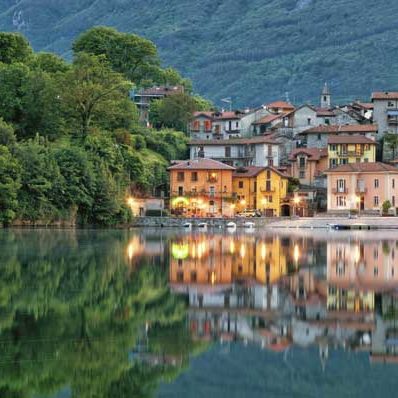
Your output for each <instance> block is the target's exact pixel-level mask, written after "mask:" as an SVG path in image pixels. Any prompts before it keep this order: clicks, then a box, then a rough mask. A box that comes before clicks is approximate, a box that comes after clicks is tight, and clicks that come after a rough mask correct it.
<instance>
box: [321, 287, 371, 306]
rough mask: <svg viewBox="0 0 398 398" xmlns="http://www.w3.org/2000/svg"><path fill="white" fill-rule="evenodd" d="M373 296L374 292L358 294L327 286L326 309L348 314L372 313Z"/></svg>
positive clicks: (349, 290) (351, 290) (350, 290)
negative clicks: (348, 312) (347, 312)
mask: <svg viewBox="0 0 398 398" xmlns="http://www.w3.org/2000/svg"><path fill="white" fill-rule="evenodd" d="M374 296H375V295H374V292H359V291H356V290H354V289H341V288H337V287H336V286H332V285H329V288H328V299H327V309H328V310H330V311H350V312H362V311H373V310H374Z"/></svg>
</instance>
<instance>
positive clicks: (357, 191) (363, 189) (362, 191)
mask: <svg viewBox="0 0 398 398" xmlns="http://www.w3.org/2000/svg"><path fill="white" fill-rule="evenodd" d="M367 192H368V189H367V188H364V187H356V189H355V193H367Z"/></svg>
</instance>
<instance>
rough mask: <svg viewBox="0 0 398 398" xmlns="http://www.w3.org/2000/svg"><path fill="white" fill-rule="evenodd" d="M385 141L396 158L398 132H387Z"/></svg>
mask: <svg viewBox="0 0 398 398" xmlns="http://www.w3.org/2000/svg"><path fill="white" fill-rule="evenodd" d="M384 142H385V143H386V144H387V146H388V147H389V148H390V149H391V150H392V158H393V159H395V152H396V150H397V149H398V134H394V133H387V134H385V135H384Z"/></svg>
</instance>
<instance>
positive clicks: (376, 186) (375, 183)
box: [374, 178, 379, 188]
mask: <svg viewBox="0 0 398 398" xmlns="http://www.w3.org/2000/svg"><path fill="white" fill-rule="evenodd" d="M374 186H375V188H379V179H378V178H375V181H374Z"/></svg>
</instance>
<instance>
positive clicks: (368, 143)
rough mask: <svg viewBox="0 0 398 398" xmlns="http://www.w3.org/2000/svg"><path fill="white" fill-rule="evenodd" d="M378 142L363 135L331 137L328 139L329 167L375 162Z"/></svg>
mask: <svg viewBox="0 0 398 398" xmlns="http://www.w3.org/2000/svg"><path fill="white" fill-rule="evenodd" d="M376 146H377V144H376V142H375V141H374V140H373V139H371V138H368V137H364V136H361V135H353V136H350V135H331V136H330V137H329V139H328V158H329V167H330V168H333V167H337V166H338V165H341V164H347V163H361V162H375V161H376Z"/></svg>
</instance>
